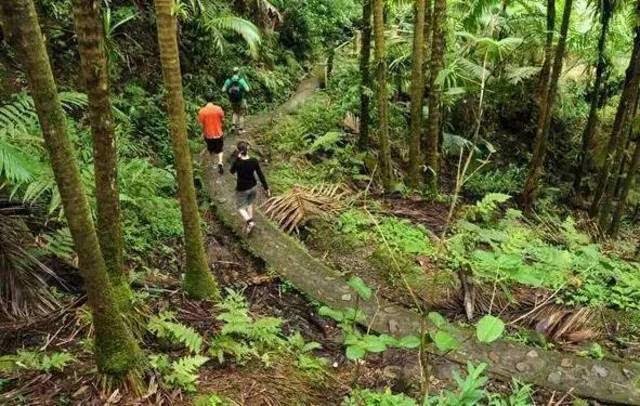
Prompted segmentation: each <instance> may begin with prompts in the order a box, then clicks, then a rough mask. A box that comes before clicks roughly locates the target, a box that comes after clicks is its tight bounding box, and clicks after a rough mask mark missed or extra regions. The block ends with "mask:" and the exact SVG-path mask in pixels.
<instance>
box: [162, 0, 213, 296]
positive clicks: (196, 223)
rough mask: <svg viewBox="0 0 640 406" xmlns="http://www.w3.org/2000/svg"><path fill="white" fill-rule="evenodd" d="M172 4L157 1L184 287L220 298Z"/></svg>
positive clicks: (200, 293) (170, 2) (188, 290)
mask: <svg viewBox="0 0 640 406" xmlns="http://www.w3.org/2000/svg"><path fill="white" fill-rule="evenodd" d="M172 5H173V1H172V0H155V8H156V17H157V23H156V24H157V29H158V45H159V48H160V59H161V63H162V73H163V76H164V84H165V88H166V91H167V110H168V114H169V125H170V128H171V138H172V143H173V153H174V155H175V159H176V171H177V177H178V197H179V199H180V209H181V212H182V224H183V227H184V240H185V250H186V254H187V264H186V272H185V278H184V289H185V291H186V292H187V294H188V295H190V296H192V297H194V298H197V299H217V298H219V296H220V292H219V291H218V285H217V283H216V281H215V279H214V278H213V276H212V275H211V273H210V272H209V266H208V265H207V259H206V257H205V252H204V246H203V241H202V232H201V230H200V215H199V213H198V204H197V202H196V190H195V186H194V184H193V165H192V162H191V152H190V150H189V144H188V140H187V121H186V116H185V107H184V99H183V96H182V73H181V72H180V59H179V56H178V38H177V31H176V27H177V22H176V17H175V16H174V15H172Z"/></svg>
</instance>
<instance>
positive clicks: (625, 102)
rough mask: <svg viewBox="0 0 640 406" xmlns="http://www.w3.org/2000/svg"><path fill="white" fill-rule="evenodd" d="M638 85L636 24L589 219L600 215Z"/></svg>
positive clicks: (638, 31)
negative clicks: (629, 56)
mask: <svg viewBox="0 0 640 406" xmlns="http://www.w3.org/2000/svg"><path fill="white" fill-rule="evenodd" d="M636 16H637V17H640V0H639V1H638V3H637V4H636ZM638 85H640V24H636V27H635V38H634V44H633V52H632V53H631V59H630V60H629V66H628V67H627V72H626V77H625V83H624V89H623V90H622V95H621V96H620V102H619V103H618V110H617V111H616V117H615V119H614V121H613V128H612V130H611V136H610V137H609V142H608V143H607V146H606V149H605V160H604V163H603V164H602V168H601V169H600V174H599V176H598V184H597V187H596V191H595V194H594V196H593V201H592V202H591V207H590V209H589V214H590V215H591V217H597V216H598V215H599V214H600V208H601V203H602V200H603V197H604V195H605V192H606V189H607V185H608V183H609V178H610V175H611V168H612V166H613V165H614V153H615V152H616V150H617V149H618V145H619V143H620V142H621V138H622V134H624V133H625V129H627V128H628V124H629V123H630V119H631V117H630V116H631V110H632V109H633V103H634V102H635V99H636V97H637V95H638Z"/></svg>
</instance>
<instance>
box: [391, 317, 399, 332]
mask: <svg viewBox="0 0 640 406" xmlns="http://www.w3.org/2000/svg"><path fill="white" fill-rule="evenodd" d="M389 332H390V333H391V334H393V335H395V334H396V333H397V332H398V322H397V321H396V320H395V319H389Z"/></svg>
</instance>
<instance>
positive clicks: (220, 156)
mask: <svg viewBox="0 0 640 406" xmlns="http://www.w3.org/2000/svg"><path fill="white" fill-rule="evenodd" d="M218 165H222V152H221V153H219V154H218Z"/></svg>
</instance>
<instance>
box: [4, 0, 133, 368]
mask: <svg viewBox="0 0 640 406" xmlns="http://www.w3.org/2000/svg"><path fill="white" fill-rule="evenodd" d="M1 7H2V8H3V12H2V15H4V17H5V27H9V29H10V30H11V31H12V35H11V36H12V38H13V40H14V41H13V43H14V46H15V48H16V51H17V53H18V54H19V55H20V60H21V61H22V63H23V64H24V69H25V72H26V74H27V79H28V82H29V89H30V92H31V96H32V97H33V100H34V104H35V107H36V112H37V114H38V119H39V120H40V126H41V127H42V134H43V136H44V140H45V144H46V147H47V150H48V152H49V157H50V159H51V166H52V167H53V173H54V176H55V180H56V184H57V185H58V190H59V191H60V197H61V198H62V206H63V208H64V213H65V217H66V219H67V223H68V225H69V230H70V231H71V236H72V237H73V242H74V245H75V249H76V253H77V255H78V260H79V268H80V272H81V273H82V277H83V279H84V283H85V287H86V290H87V298H88V302H89V306H90V308H91V314H92V318H93V326H94V328H95V355H96V361H97V364H98V369H99V370H100V371H102V372H104V373H107V374H111V375H116V376H123V375H126V374H127V373H129V372H130V371H132V370H134V369H137V368H139V367H140V362H141V360H142V352H141V351H140V349H139V347H138V345H137V343H136V342H135V340H134V338H133V336H132V334H131V331H130V330H129V329H128V327H127V325H126V323H125V320H124V318H123V317H122V315H121V313H120V311H119V309H118V307H117V304H116V302H115V299H114V295H113V290H112V288H111V283H110V282H109V277H108V275H107V267H106V265H105V261H104V258H103V256H102V253H101V251H100V245H99V242H98V236H97V234H96V231H95V228H94V225H93V222H92V221H91V213H90V211H89V205H88V203H87V199H86V196H85V194H84V190H83V187H82V182H81V178H80V171H79V170H78V167H77V165H76V161H75V158H74V156H75V154H74V150H73V145H72V144H71V141H70V140H69V138H68V137H67V134H66V122H65V115H64V111H63V110H62V105H61V104H60V100H59V98H58V93H57V89H56V85H55V81H54V78H53V73H52V71H51V65H50V63H49V58H48V56H47V52H46V49H45V45H44V39H43V36H42V33H41V31H40V26H39V25H38V17H37V15H36V10H35V7H34V5H33V2H32V1H31V0H12V1H8V2H3V3H2V5H1Z"/></svg>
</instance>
